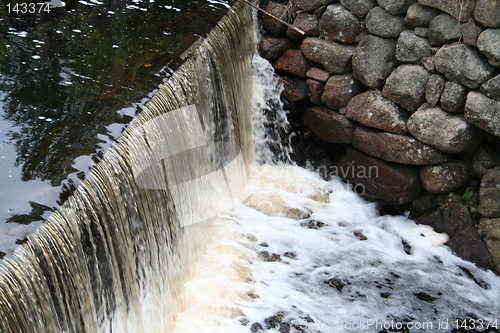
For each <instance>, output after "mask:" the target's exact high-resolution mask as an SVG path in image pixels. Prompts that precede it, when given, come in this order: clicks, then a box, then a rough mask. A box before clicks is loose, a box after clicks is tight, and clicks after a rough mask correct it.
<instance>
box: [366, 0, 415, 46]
mask: <svg viewBox="0 0 500 333" xmlns="http://www.w3.org/2000/svg"><path fill="white" fill-rule="evenodd" d="M403 21H404V17H403V16H394V15H391V14H390V13H389V12H388V11H386V10H385V9H384V8H382V7H374V8H372V9H371V10H370V11H369V12H368V15H366V29H367V30H368V31H369V32H370V33H372V34H374V35H377V36H380V37H384V38H398V36H399V34H400V33H401V32H402V31H403V30H404V29H405V26H404V23H403Z"/></svg>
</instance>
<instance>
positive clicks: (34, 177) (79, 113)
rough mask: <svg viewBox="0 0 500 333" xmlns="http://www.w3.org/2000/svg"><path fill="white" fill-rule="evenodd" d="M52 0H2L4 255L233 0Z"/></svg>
mask: <svg viewBox="0 0 500 333" xmlns="http://www.w3.org/2000/svg"><path fill="white" fill-rule="evenodd" d="M58 1H59V0H54V1H53V3H55V4H56V5H57V6H58V7H52V8H50V12H49V13H47V12H43V11H42V13H33V14H31V13H24V14H23V13H19V12H18V13H16V12H10V13H9V12H8V8H9V7H8V3H9V2H8V1H6V0H4V1H3V2H0V251H2V252H5V253H7V255H9V254H10V253H12V251H13V250H14V249H15V247H16V242H17V243H19V242H22V241H23V239H24V238H25V237H26V235H27V234H29V233H30V232H32V231H33V230H34V229H35V228H36V227H37V226H38V225H40V224H41V223H42V221H43V220H44V219H45V218H47V217H48V216H49V215H50V214H51V212H52V211H53V210H54V209H56V207H57V205H58V204H60V203H62V202H64V200H65V199H66V198H67V197H68V195H69V194H70V193H71V191H72V190H73V189H74V188H75V187H76V186H78V183H79V182H80V180H81V179H83V178H84V177H85V174H86V173H87V172H88V170H89V167H90V166H91V165H92V163H96V162H98V161H99V160H100V158H101V156H102V155H103V153H104V152H105V150H106V149H107V147H109V145H110V144H111V143H112V142H113V141H114V139H115V138H116V137H117V136H118V135H119V134H120V132H121V130H122V129H123V127H124V126H126V124H128V123H129V122H130V120H131V119H132V118H133V117H134V116H135V114H136V113H138V112H140V110H141V107H142V105H143V104H144V103H145V102H146V101H147V100H148V97H149V96H151V94H152V92H153V91H154V90H155V89H156V88H157V87H158V86H159V85H160V84H161V83H162V82H163V81H164V80H165V79H166V78H167V77H168V75H169V73H171V71H172V70H173V69H174V68H175V63H176V62H177V59H178V56H179V54H181V53H182V52H183V51H184V50H185V49H186V48H187V47H189V46H190V45H191V44H192V43H193V42H194V41H196V40H197V39H198V38H199V36H204V35H205V34H206V33H208V31H209V30H210V29H211V27H212V26H213V25H214V24H215V23H216V22H217V21H218V20H219V19H220V18H221V17H222V16H223V15H224V14H225V12H226V11H227V8H228V6H229V5H230V4H231V3H232V1H230V0H227V1H216V0H196V1H187V0H147V1H142V0H121V1H120V0H118V1H113V0H111V1H101V0H81V1H75V0H70V1H65V2H62V3H57V2H58ZM16 2H19V1H16ZM40 2H41V1H40ZM12 4H14V2H12V3H11V6H10V8H13V7H12ZM2 255H3V253H0V257H1V256H2Z"/></svg>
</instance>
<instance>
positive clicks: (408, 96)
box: [382, 65, 431, 112]
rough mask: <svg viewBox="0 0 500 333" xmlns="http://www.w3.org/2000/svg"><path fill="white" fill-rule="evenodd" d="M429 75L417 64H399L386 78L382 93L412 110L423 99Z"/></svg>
mask: <svg viewBox="0 0 500 333" xmlns="http://www.w3.org/2000/svg"><path fill="white" fill-rule="evenodd" d="M430 76H431V73H429V72H428V71H426V70H425V69H424V68H423V67H421V66H419V65H401V66H399V67H398V68H396V69H395V70H394V71H393V72H392V73H391V75H389V77H388V78H387V81H386V83H385V85H384V88H383V89H382V95H384V97H387V98H388V99H390V100H391V101H393V102H395V103H397V104H399V105H401V106H402V107H404V108H405V109H406V110H408V111H410V112H414V111H415V110H417V109H418V107H419V106H420V105H422V103H424V101H425V86H426V84H427V80H428V79H429V77H430Z"/></svg>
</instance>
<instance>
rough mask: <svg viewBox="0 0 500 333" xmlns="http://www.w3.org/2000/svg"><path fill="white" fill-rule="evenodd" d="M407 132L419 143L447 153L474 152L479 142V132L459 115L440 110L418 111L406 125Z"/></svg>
mask: <svg viewBox="0 0 500 333" xmlns="http://www.w3.org/2000/svg"><path fill="white" fill-rule="evenodd" d="M407 126H408V131H409V132H410V134H411V135H413V136H414V137H415V138H416V139H418V140H419V141H421V142H423V143H426V144H428V145H429V146H432V147H434V148H437V149H439V150H441V151H444V152H447V153H462V152H469V151H472V150H474V149H475V148H476V147H477V146H478V145H479V143H480V142H481V139H482V135H481V131H480V130H479V129H478V128H476V127H474V126H471V125H470V124H469V123H467V122H466V121H465V119H464V117H463V116H462V115H460V114H454V113H449V112H446V111H444V110H442V109H440V108H425V109H424V108H423V109H419V110H418V111H417V112H415V113H414V114H413V115H411V117H410V119H409V120H408V123H407Z"/></svg>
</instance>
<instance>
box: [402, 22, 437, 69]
mask: <svg viewBox="0 0 500 333" xmlns="http://www.w3.org/2000/svg"><path fill="white" fill-rule="evenodd" d="M430 55H431V46H430V44H429V41H428V40H427V39H425V38H422V37H419V36H417V35H415V33H413V32H412V31H410V30H405V31H403V32H402V33H401V34H400V35H399V38H398V42H397V43H396V59H397V60H398V61H401V62H408V63H413V64H417V63H419V62H420V60H422V58H424V57H428V56H430Z"/></svg>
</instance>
